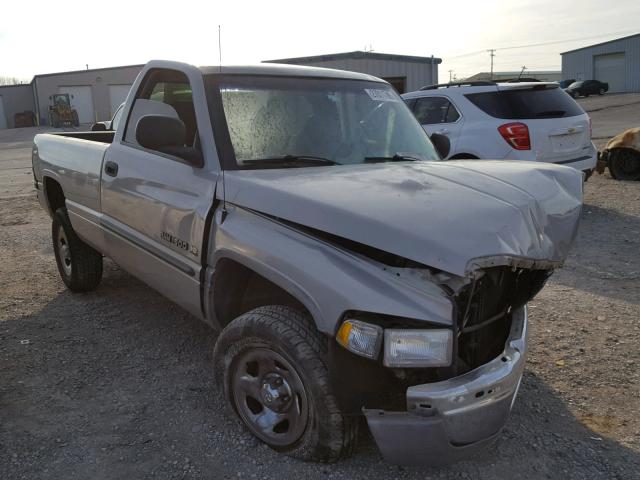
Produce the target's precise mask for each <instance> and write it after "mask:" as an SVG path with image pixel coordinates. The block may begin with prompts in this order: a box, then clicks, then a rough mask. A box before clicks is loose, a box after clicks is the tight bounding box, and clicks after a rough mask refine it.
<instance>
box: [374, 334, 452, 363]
mask: <svg viewBox="0 0 640 480" xmlns="http://www.w3.org/2000/svg"><path fill="white" fill-rule="evenodd" d="M452 350H453V332H452V331H451V330H409V329H389V330H385V331H384V360H383V362H382V363H383V364H384V365H385V366H386V367H445V366H448V365H450V364H451V355H452Z"/></svg>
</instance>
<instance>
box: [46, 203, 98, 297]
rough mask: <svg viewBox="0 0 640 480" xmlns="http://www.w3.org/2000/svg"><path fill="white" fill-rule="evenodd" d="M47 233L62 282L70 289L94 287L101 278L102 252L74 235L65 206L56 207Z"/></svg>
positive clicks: (78, 289)
mask: <svg viewBox="0 0 640 480" xmlns="http://www.w3.org/2000/svg"><path fill="white" fill-rule="evenodd" d="M51 236H52V238H53V251H54V253H55V256H56V263H57V264H58V272H60V277H62V281H63V282H64V284H65V285H66V286H67V287H68V288H69V290H71V291H73V292H88V291H90V290H94V289H95V288H96V287H97V286H98V284H99V283H100V280H101V279H102V255H101V254H100V253H99V252H97V251H96V250H94V249H93V248H91V247H90V246H89V245H87V244H86V243H84V242H83V241H82V240H80V238H78V235H76V232H75V231H74V230H73V227H72V226H71V222H70V221H69V215H68V214H67V209H66V208H59V209H58V210H56V212H55V215H54V216H53V224H52V226H51Z"/></svg>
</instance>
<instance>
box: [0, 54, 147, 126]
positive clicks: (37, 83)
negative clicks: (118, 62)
mask: <svg viewBox="0 0 640 480" xmlns="http://www.w3.org/2000/svg"><path fill="white" fill-rule="evenodd" d="M143 66H144V65H127V66H123V67H110V68H96V69H92V70H76V71H72V72H60V73H47V74H43V75H36V76H35V77H33V80H32V81H31V83H29V84H23V85H10V86H5V87H0V128H13V127H15V120H14V119H15V115H16V114H17V113H22V112H33V113H34V115H35V118H36V121H37V122H39V124H40V125H47V123H48V112H49V105H51V98H50V97H51V96H52V95H53V94H55V93H68V94H69V95H70V97H71V106H72V107H73V108H74V109H75V110H76V111H77V112H78V117H79V120H80V123H85V124H88V123H93V122H96V121H99V120H108V119H110V118H111V116H112V115H113V113H114V112H115V110H116V108H118V105H120V104H121V103H122V102H123V101H124V100H125V98H126V96H127V93H129V89H130V88H131V84H132V83H133V82H134V80H135V79H136V77H137V76H138V73H140V70H142V67H143Z"/></svg>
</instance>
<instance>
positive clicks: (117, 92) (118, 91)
mask: <svg viewBox="0 0 640 480" xmlns="http://www.w3.org/2000/svg"><path fill="white" fill-rule="evenodd" d="M130 88H131V85H109V101H110V102H111V115H113V114H114V113H115V111H116V109H117V108H118V107H119V106H120V104H121V103H123V102H124V101H125V100H126V98H127V95H128V94H129V89H130Z"/></svg>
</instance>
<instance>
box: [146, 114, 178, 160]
mask: <svg viewBox="0 0 640 480" xmlns="http://www.w3.org/2000/svg"><path fill="white" fill-rule="evenodd" d="M186 131H187V130H186V128H185V126H184V123H182V120H180V119H179V118H174V117H168V116H166V115H144V116H143V117H141V118H140V120H138V124H137V125H136V140H137V141H138V143H139V144H140V145H142V146H143V147H144V148H148V149H150V150H159V151H162V150H163V149H165V148H176V147H184V140H185V137H186Z"/></svg>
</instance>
